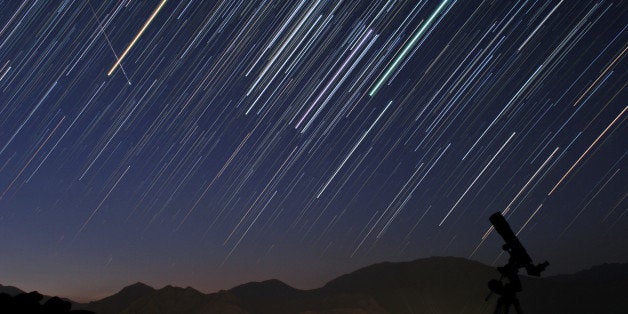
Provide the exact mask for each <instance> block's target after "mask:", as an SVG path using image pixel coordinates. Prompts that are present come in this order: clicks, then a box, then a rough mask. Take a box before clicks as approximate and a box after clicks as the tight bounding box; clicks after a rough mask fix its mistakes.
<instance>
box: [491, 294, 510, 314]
mask: <svg viewBox="0 0 628 314" xmlns="http://www.w3.org/2000/svg"><path fill="white" fill-rule="evenodd" d="M509 307H510V304H508V302H506V300H504V298H503V297H499V299H497V305H496V306H495V312H494V314H508V308H509Z"/></svg>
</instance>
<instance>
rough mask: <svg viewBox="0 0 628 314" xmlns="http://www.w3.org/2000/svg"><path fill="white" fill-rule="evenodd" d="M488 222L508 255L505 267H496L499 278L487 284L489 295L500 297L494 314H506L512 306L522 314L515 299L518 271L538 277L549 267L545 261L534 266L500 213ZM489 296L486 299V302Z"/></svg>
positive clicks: (519, 286) (519, 285) (492, 216)
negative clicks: (501, 239) (523, 269)
mask: <svg viewBox="0 0 628 314" xmlns="http://www.w3.org/2000/svg"><path fill="white" fill-rule="evenodd" d="M489 221H490V222H491V224H492V225H493V227H494V228H495V231H497V233H499V235H500V236H502V238H503V239H504V242H505V243H504V245H502V249H503V250H504V251H506V252H508V254H509V255H510V258H509V259H508V263H507V264H506V265H504V266H502V267H497V270H498V271H499V273H500V274H501V278H500V279H499V280H496V279H493V280H490V281H489V282H488V288H489V289H490V290H491V294H493V293H495V294H497V295H499V296H500V297H499V299H497V306H496V308H495V312H494V313H495V314H502V313H504V314H507V313H508V311H509V310H510V307H511V306H513V307H514V308H515V311H516V312H517V313H519V314H523V310H522V309H521V305H520V304H519V299H517V293H518V292H521V290H522V287H521V281H520V280H519V269H520V268H525V269H526V272H527V273H528V275H530V276H536V277H539V276H541V272H543V271H544V270H545V268H547V266H549V263H548V262H547V261H545V262H543V263H540V264H536V265H535V264H533V263H532V258H530V255H529V254H528V252H527V251H526V249H525V248H524V247H523V245H522V244H521V242H519V239H518V238H517V236H516V235H515V233H514V232H512V229H511V228H510V225H509V224H508V222H507V221H506V218H504V216H502V214H501V213H500V212H497V213H494V214H493V215H491V217H489ZM504 278H506V279H508V282H506V283H503V282H502V280H503V279H504ZM491 294H489V296H488V297H486V300H488V298H489V297H490V296H491Z"/></svg>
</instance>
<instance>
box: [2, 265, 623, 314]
mask: <svg viewBox="0 0 628 314" xmlns="http://www.w3.org/2000/svg"><path fill="white" fill-rule="evenodd" d="M497 277H499V276H498V273H497V271H496V270H495V269H494V268H492V267H489V266H486V265H484V264H481V263H478V262H474V261H470V260H466V259H463V258H453V257H433V258H427V259H420V260H416V261H412V262H404V263H381V264H375V265H372V266H368V267H365V268H362V269H359V270H357V271H355V272H353V273H350V274H347V275H343V276H340V277H338V278H336V279H334V280H332V281H330V282H328V283H327V284H326V285H325V286H323V287H321V288H318V289H313V290H298V289H294V288H292V287H290V286H288V285H286V284H285V283H283V282H281V281H278V280H268V281H264V282H251V283H247V284H244V285H241V286H237V287H235V288H233V289H230V290H221V291H219V292H216V293H212V294H204V293H201V292H199V291H197V290H194V289H193V288H189V287H188V288H178V287H172V286H166V287H164V288H162V289H158V290H156V289H154V288H152V287H149V286H147V285H145V284H142V283H136V284H134V285H131V286H128V287H125V288H124V289H122V290H121V291H120V292H118V293H116V294H114V295H112V296H110V297H107V298H104V299H102V300H98V301H94V302H90V303H87V304H77V303H75V304H73V307H72V308H73V309H84V310H90V311H94V312H96V313H102V314H113V313H116V314H117V313H125V314H131V313H137V314H140V313H141V314H157V313H159V314H178V313H181V314H183V313H185V314H194V313H199V314H200V313H304V314H305V313H307V314H314V313H330V314H331V313H333V314H343V313H347V314H349V313H382V314H383V313H465V314H473V313H478V314H479V313H492V311H493V307H494V306H495V302H496V297H492V298H491V299H490V300H489V302H485V301H484V298H485V297H486V295H487V294H488V288H487V285H486V283H487V281H488V280H490V279H494V278H497ZM522 283H523V290H524V291H523V292H522V293H521V294H520V300H521V305H522V307H523V309H524V311H525V313H547V314H560V313H570V314H577V313H582V314H585V313H586V314H590V313H600V314H602V313H609V314H610V313H628V297H626V295H628V294H627V293H626V291H628V264H605V265H601V266H597V267H593V268H591V269H589V270H585V271H581V272H578V273H575V274H572V275H560V276H551V277H545V278H531V277H526V276H522ZM11 289H15V288H13V287H3V286H0V292H7V293H9V294H11V293H18V292H19V290H17V291H16V290H12V291H9V290H11Z"/></svg>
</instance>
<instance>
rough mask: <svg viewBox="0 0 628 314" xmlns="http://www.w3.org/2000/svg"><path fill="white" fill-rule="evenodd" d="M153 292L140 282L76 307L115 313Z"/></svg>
mask: <svg viewBox="0 0 628 314" xmlns="http://www.w3.org/2000/svg"><path fill="white" fill-rule="evenodd" d="M153 292H155V289H154V288H152V287H150V286H148V285H146V284H143V283H141V282H138V283H134V284H132V285H130V286H127V287H124V288H123V289H122V290H120V291H119V292H117V293H116V294H114V295H111V296H108V297H106V298H104V299H100V300H98V301H93V302H89V303H87V304H78V305H76V306H75V308H77V309H86V310H90V311H94V312H96V313H98V314H117V313H120V312H122V310H124V309H126V308H127V307H129V306H130V305H131V303H133V302H134V301H136V300H137V299H139V298H141V297H143V296H145V295H148V294H151V293H153Z"/></svg>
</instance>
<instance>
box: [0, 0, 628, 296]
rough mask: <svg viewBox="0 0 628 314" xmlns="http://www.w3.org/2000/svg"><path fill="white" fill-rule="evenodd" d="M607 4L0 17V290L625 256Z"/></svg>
mask: <svg viewBox="0 0 628 314" xmlns="http://www.w3.org/2000/svg"><path fill="white" fill-rule="evenodd" d="M626 13H627V6H626V4H625V3H623V2H621V1H619V2H618V1H591V2H587V1H559V2H556V1H553V2H551V1H489V0H486V1H459V0H458V1H456V0H444V1H434V0H431V1H394V0H385V1H384V0H382V1H346V0H345V1H325V0H315V1H305V0H301V1H292V2H288V1H237V0H225V1H198V0H189V1H188V0H186V1H173V0H171V1H166V0H161V1H157V0H154V1H133V0H118V1H94V0H90V1H87V0H85V1H72V0H65V1H61V0H59V1H32V0H27V1H0V191H1V192H0V193H1V194H0V235H1V238H2V239H3V244H4V245H3V250H2V254H1V255H0V256H1V257H2V258H0V274H2V281H3V282H2V283H3V284H14V285H16V286H20V287H22V288H23V289H27V290H28V289H31V290H39V291H43V292H47V293H50V294H55V295H64V296H69V297H72V296H76V297H78V298H88V299H89V298H94V297H97V296H101V295H106V294H108V293H111V292H112V291H115V290H116V289H119V288H120V287H121V286H123V285H124V284H128V283H132V282H136V281H143V282H147V283H149V284H152V285H155V286H159V285H165V284H176V285H180V286H194V287H197V288H200V289H201V290H205V291H208V292H209V291H215V290H217V289H226V288H230V287H232V286H233V285H236V284H239V283H242V282H246V281H251V280H263V279H269V278H279V279H281V280H284V281H286V282H288V283H290V284H292V285H295V286H296V287H300V288H311V287H316V286H320V285H321V284H323V283H324V282H326V281H327V280H329V279H331V278H333V276H335V275H338V274H341V273H343V272H346V271H350V270H353V269H356V268H357V267H361V266H365V265H368V264H371V263H374V262H380V261H400V260H410V259H415V258H419V257H428V256H433V255H453V256H461V257H467V258H472V259H475V260H479V261H482V262H485V263H488V264H492V263H496V262H498V261H499V259H503V258H504V256H502V255H501V254H500V253H501V252H500V250H501V249H500V244H499V243H500V242H499V239H498V236H496V235H495V234H493V232H492V231H493V230H492V228H489V227H490V224H489V222H488V216H489V215H490V214H491V213H493V212H496V211H501V212H502V213H503V214H504V216H505V217H506V218H507V219H508V221H509V223H510V224H511V225H512V227H513V230H516V231H517V234H518V235H519V237H520V238H522V241H523V242H525V243H526V246H527V247H529V248H530V250H531V251H532V252H531V254H532V255H537V254H538V255H542V256H544V257H546V258H547V259H548V260H550V261H551V263H552V266H551V268H550V269H549V271H550V272H553V273H561V272H570V271H575V270H579V269H582V268H584V267H588V266H591V265H594V264H599V263H604V262H616V261H626V260H628V231H627V230H628V217H626V212H627V211H628V207H627V205H628V203H627V202H626V196H627V195H628V182H627V180H628V176H626V175H625V167H626V165H627V164H626V159H625V156H626V149H627V147H628V146H627V145H626V144H627V143H626V140H627V139H628V137H627V136H626V134H628V133H627V130H626V110H627V109H628V105H627V102H626V100H627V99H628V97H627V95H626V84H627V83H626V82H628V80H627V78H628V77H627V75H626V73H627V72H626V69H627V66H628V63H627V62H626V52H627V51H628V33H627V32H626V27H627V24H626V21H628V18H627V17H628V15H627V14H626Z"/></svg>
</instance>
